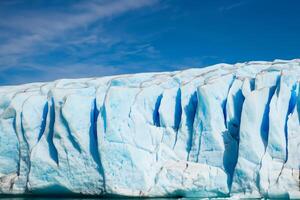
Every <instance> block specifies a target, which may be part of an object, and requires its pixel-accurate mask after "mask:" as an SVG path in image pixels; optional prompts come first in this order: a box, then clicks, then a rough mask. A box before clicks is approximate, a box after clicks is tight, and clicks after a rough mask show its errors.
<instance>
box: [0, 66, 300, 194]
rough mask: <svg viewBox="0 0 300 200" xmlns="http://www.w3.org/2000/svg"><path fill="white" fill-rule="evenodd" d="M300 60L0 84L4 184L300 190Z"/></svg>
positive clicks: (121, 190) (13, 188) (154, 190)
mask: <svg viewBox="0 0 300 200" xmlns="http://www.w3.org/2000/svg"><path fill="white" fill-rule="evenodd" d="M299 80H300V60H291V61H284V60H275V61H274V62H247V63H238V64H235V65H228V64H218V65H214V66H210V67H206V68H201V69H189V70H184V71H176V72H167V73H144V74H133V75H120V76H112V77H102V78H86V79H63V80H57V81H54V82H48V83H32V84H25V85H19V86H2V87H0V193H2V194H87V195H117V196H119V195H120V196H184V197H229V196H233V197H234V196H235V197H268V198H273V197H278V198H288V197H289V198H300V191H299V190H300V189H299V188H300V182H299V168H300V123H299V116H300V94H299Z"/></svg>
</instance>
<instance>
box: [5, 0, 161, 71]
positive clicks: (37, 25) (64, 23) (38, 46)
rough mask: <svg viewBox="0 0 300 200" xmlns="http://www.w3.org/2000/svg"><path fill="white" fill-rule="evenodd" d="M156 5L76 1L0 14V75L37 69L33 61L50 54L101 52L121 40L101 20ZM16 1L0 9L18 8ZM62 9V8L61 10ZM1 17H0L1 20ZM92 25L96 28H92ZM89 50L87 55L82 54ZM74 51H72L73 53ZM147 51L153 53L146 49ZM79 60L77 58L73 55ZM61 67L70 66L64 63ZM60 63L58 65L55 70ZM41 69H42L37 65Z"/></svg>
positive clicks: (142, 0)
mask: <svg viewBox="0 0 300 200" xmlns="http://www.w3.org/2000/svg"><path fill="white" fill-rule="evenodd" d="M155 3H157V1H156V0H114V1H108V0H104V1H80V2H79V3H76V4H69V5H62V6H61V7H59V9H57V7H53V8H51V7H50V8H45V7H41V8H40V9H37V8H30V7H29V8H28V7H26V8H25V9H19V11H18V13H16V14H15V13H14V14H9V13H5V12H2V14H1V13H0V30H2V31H1V34H0V42H1V43H0V72H1V71H4V70H7V69H9V68H11V67H14V68H17V67H24V66H31V67H32V66H33V65H37V66H38V65H39V63H36V62H35V61H34V58H35V57H36V56H38V55H44V54H48V53H49V52H51V51H53V50H57V49H60V50H62V51H63V50H64V51H68V52H69V53H71V54H72V51H76V49H80V48H83V50H85V51H83V52H80V51H76V53H77V54H82V55H84V54H93V53H95V52H93V49H95V48H93V47H97V48H98V49H97V50H98V51H99V48H100V50H101V47H102V49H103V51H105V50H106V48H107V47H110V46H111V45H113V44H117V43H119V42H120V40H121V38H118V37H115V36H113V35H110V34H109V33H106V31H105V28H103V26H102V24H103V22H104V21H105V20H110V19H112V18H115V17H118V16H120V15H122V14H124V13H127V12H129V11H133V10H138V9H141V8H144V7H147V6H151V5H154V4H155ZM19 4H21V3H20V2H19V1H14V2H9V1H3V2H1V3H0V7H5V6H22V5H19ZM63 6H66V8H64V9H62V7H63ZM1 15H2V16H1ZM94 24H97V26H95V27H93V25H94ZM89 46H91V48H90V49H91V51H89V52H86V51H87V49H88V48H84V47H89ZM74 49H75V50H74ZM148 51H149V52H150V51H152V52H150V53H153V52H154V49H151V47H150V46H149V47H148ZM77 56H79V57H81V55H77ZM70 61H72V59H71V60H69V61H67V62H66V63H64V64H70V63H68V62H70ZM60 64H61V63H58V66H59V65H60ZM40 66H42V65H40Z"/></svg>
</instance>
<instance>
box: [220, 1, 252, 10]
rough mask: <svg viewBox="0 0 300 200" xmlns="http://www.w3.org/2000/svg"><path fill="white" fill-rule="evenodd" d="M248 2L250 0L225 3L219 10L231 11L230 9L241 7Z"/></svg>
mask: <svg viewBox="0 0 300 200" xmlns="http://www.w3.org/2000/svg"><path fill="white" fill-rule="evenodd" d="M248 2H249V0H240V1H237V2H234V3H231V4H228V5H224V6H222V7H220V8H219V11H221V12H226V11H230V10H233V9H236V8H239V7H241V6H244V5H245V4H247V3H248Z"/></svg>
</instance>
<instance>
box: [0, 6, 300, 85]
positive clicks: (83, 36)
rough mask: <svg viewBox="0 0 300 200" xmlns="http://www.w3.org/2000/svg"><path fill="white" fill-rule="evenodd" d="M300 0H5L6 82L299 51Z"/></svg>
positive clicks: (2, 61)
mask: <svg viewBox="0 0 300 200" xmlns="http://www.w3.org/2000/svg"><path fill="white" fill-rule="evenodd" d="M299 50H300V1H298V0H209V1H204V0H181V1H180V0H116V1H115V0H100V1H93V0H90V1H87V0H82V1H80V0H65V1H61V0H50V1H49V0H23V1H21V0H1V1H0V85H8V84H19V83H26V82H35V81H50V80H54V79H58V78H78V77H92V76H104V75H113V74H123V73H136V72H150V71H170V70H180V69H185V68H188V67H205V66H207V65H211V64H215V63H220V62H226V63H235V62H244V61H249V60H268V61H269V60H274V59H276V58H278V59H293V58H299V57H300V51H299Z"/></svg>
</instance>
